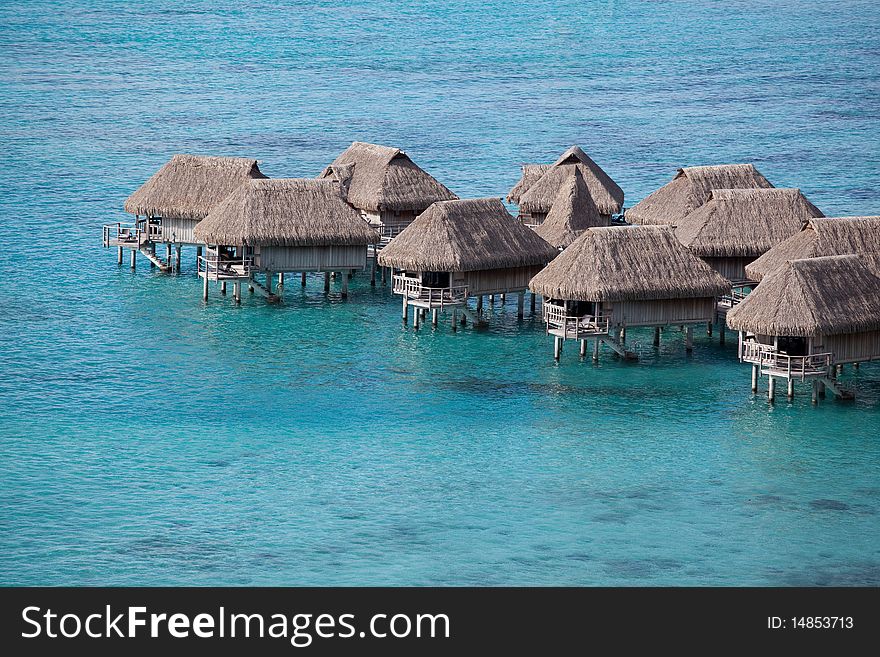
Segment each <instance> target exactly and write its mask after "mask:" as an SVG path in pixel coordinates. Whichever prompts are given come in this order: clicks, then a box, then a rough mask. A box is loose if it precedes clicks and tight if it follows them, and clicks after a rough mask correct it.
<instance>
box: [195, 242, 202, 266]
mask: <svg viewBox="0 0 880 657" xmlns="http://www.w3.org/2000/svg"><path fill="white" fill-rule="evenodd" d="M201 258H202V247H200V246H196V267H198V266H199V260H201Z"/></svg>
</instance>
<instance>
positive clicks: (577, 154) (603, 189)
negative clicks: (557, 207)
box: [519, 146, 623, 215]
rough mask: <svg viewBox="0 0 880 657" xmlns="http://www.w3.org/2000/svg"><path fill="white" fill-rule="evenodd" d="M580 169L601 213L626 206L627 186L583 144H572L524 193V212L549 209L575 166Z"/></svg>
mask: <svg viewBox="0 0 880 657" xmlns="http://www.w3.org/2000/svg"><path fill="white" fill-rule="evenodd" d="M575 167H576V168H578V169H580V172H581V174H582V175H583V176H584V180H585V181H586V183H587V188H588V189H589V190H590V195H591V196H592V197H593V201H594V202H595V203H596V207H597V208H599V213H600V214H604V215H612V214H616V213H618V212H620V209H621V208H622V207H623V190H622V189H620V187H618V185H617V183H616V182H614V181H613V180H611V178H610V176H609V175H608V174H607V173H605V172H604V171H603V170H602V168H601V167H600V166H599V165H598V164H596V163H595V162H593V160H591V159H590V158H589V156H588V155H587V154H586V153H584V151H583V150H581V148H580V147H579V146H572V147H571V148H569V149H568V150H567V151H565V152H564V153H563V154H562V155H561V156H560V157H559V159H558V160H556V162H554V163H553V165H552V166H551V167H550V168H549V169H548V170H547V171H546V172H545V173H544V175H543V176H541V177H540V178H539V179H538V180H537V181H536V182H534V183H533V184H532V185H531V186H530V187H529V188H528V190H526V191H525V192H524V193H523V194H522V196H521V197H520V202H519V207H520V210H521V211H522V212H530V213H532V212H535V213H547V212H549V211H550V207H551V206H552V205H553V201H554V200H555V199H556V193H557V192H558V191H559V187H560V185H562V183H563V182H564V181H565V180H566V178H567V177H568V170H569V169H571V168H575Z"/></svg>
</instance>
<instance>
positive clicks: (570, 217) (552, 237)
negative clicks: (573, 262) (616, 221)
mask: <svg viewBox="0 0 880 657" xmlns="http://www.w3.org/2000/svg"><path fill="white" fill-rule="evenodd" d="M607 225H608V219H603V218H602V216H601V215H600V214H599V210H598V208H596V204H595V203H594V202H593V197H592V196H590V190H589V189H587V183H586V182H585V181H584V176H583V174H581V172H580V169H578V168H576V167H571V169H570V170H569V172H568V175H567V178H566V180H565V181H564V182H563V183H562V185H560V187H559V191H558V192H557V193H556V200H554V201H553V205H552V207H551V208H550V212H549V213H548V214H547V218H546V219H544V222H543V223H542V224H541V225H540V226H538V227H537V228H535V232H536V233H538V235H540V236H541V237H543V238H544V240H545V241H547V242H549V243H550V244H552V245H553V246H555V247H557V248H565V247H567V246H568V245H569V244H571V243H572V242H574V241H575V240H576V239H577V238H578V237H579V236H580V235H581V233H583V232H584V231H585V230H586V229H587V228H595V227H597V226H607Z"/></svg>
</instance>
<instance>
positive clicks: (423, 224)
mask: <svg viewBox="0 0 880 657" xmlns="http://www.w3.org/2000/svg"><path fill="white" fill-rule="evenodd" d="M556 254H557V250H556V249H555V248H554V247H552V246H550V245H549V244H547V242H545V241H544V240H542V239H541V238H540V237H538V236H537V235H536V234H535V232H534V231H533V230H531V229H530V228H526V227H525V226H523V225H522V224H521V223H520V222H519V221H517V220H516V219H514V218H513V217H511V216H510V213H509V212H508V211H507V209H506V208H505V207H504V204H503V203H501V201H500V200H499V199H495V198H481V199H467V200H460V201H459V200H456V201H438V202H437V203H434V204H433V205H432V206H431V207H430V208H428V209H427V210H425V211H424V212H423V213H422V214H420V215H419V216H418V217H416V220H415V221H413V222H412V224H410V225H409V226H407V227H406V228H405V229H404V230H403V231H402V232H401V233H400V234H399V235H398V236H397V237H395V238H394V239H393V240H392V241H391V243H390V244H389V245H388V246H386V247H385V248H383V249H382V250H381V251H380V252H379V264H380V265H382V266H385V267H397V268H398V269H406V270H410V271H438V272H442V271H450V272H452V271H480V270H487V269H505V268H508V267H529V266H534V265H545V264H547V263H548V262H549V261H550V260H552V259H553V257H554V256H555V255H556Z"/></svg>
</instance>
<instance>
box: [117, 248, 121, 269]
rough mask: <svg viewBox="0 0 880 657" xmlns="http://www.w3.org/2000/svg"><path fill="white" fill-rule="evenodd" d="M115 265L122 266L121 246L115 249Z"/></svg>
mask: <svg viewBox="0 0 880 657" xmlns="http://www.w3.org/2000/svg"><path fill="white" fill-rule="evenodd" d="M116 264H117V265H121V264H122V247H121V246H117V247H116Z"/></svg>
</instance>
